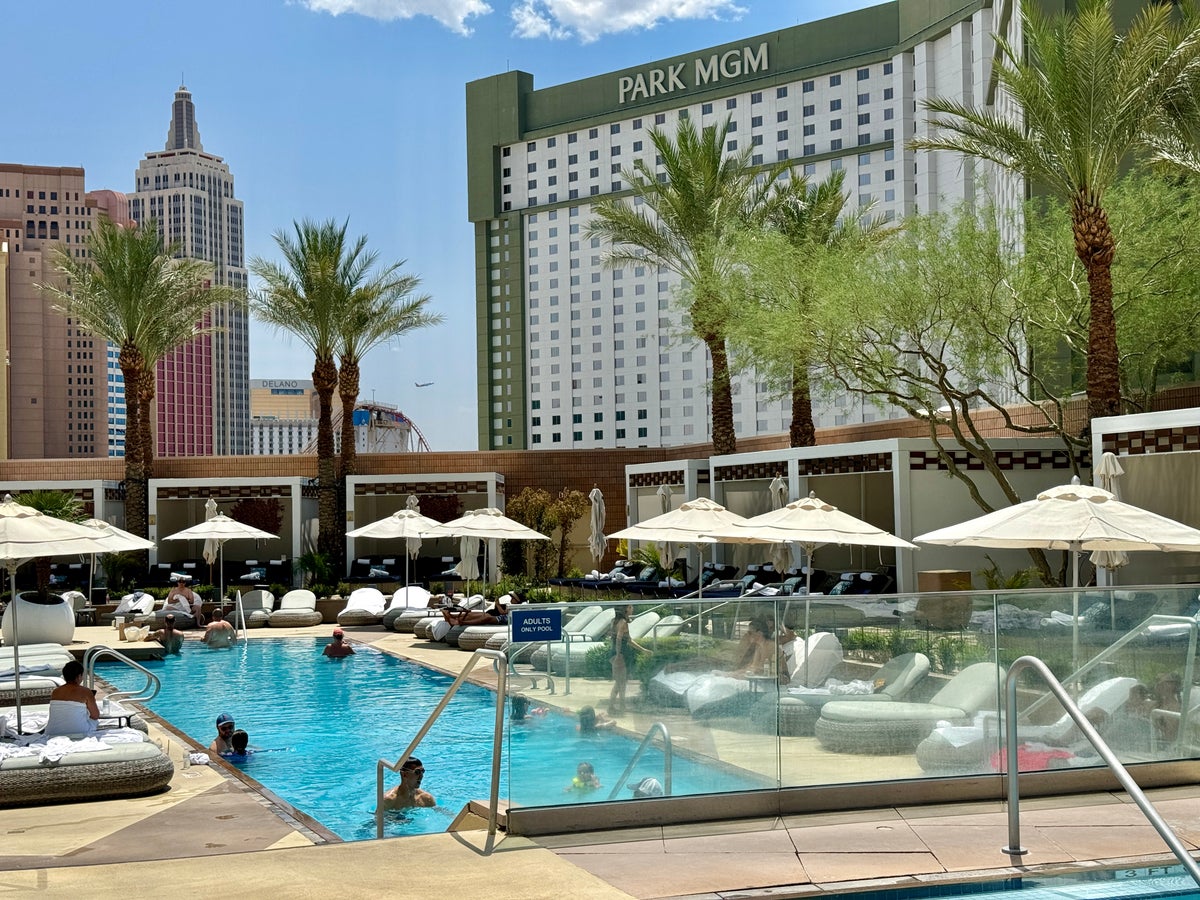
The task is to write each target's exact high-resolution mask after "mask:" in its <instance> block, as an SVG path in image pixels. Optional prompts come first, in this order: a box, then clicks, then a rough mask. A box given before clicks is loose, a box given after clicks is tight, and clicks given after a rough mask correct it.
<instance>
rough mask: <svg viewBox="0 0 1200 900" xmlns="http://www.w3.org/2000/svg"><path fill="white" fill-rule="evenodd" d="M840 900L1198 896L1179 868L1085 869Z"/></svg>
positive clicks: (1140, 899) (1183, 899) (1096, 899)
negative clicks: (1066, 872)
mask: <svg viewBox="0 0 1200 900" xmlns="http://www.w3.org/2000/svg"><path fill="white" fill-rule="evenodd" d="M836 897H844V898H845V900H850V898H853V900H917V898H921V900H979V898H981V897H983V898H987V900H1158V898H1168V897H1170V898H1178V900H1197V898H1200V890H1198V889H1197V887H1196V883H1195V882H1194V881H1192V878H1191V876H1189V875H1188V874H1187V872H1186V871H1185V870H1184V868H1183V866H1178V865H1176V866H1140V867H1136V868H1127V869H1089V870H1087V871H1081V872H1072V873H1068V874H1062V875H1042V876H1023V877H1021V878H1011V879H1006V880H1004V881H982V882H972V883H969V884H946V885H929V886H926V887H920V888H912V889H903V888H902V889H898V890H886V891H866V892H862V893H855V894H837V895H833V897H831V898H830V900H834V898H836Z"/></svg>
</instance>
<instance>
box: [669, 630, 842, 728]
mask: <svg viewBox="0 0 1200 900" xmlns="http://www.w3.org/2000/svg"><path fill="white" fill-rule="evenodd" d="M784 656H785V665H786V666H787V673H786V677H787V678H788V679H789V683H791V684H793V685H796V686H803V685H805V684H820V683H821V682H823V681H824V680H825V678H826V677H827V676H828V675H829V673H830V672H831V671H833V669H834V667H835V666H836V665H837V664H838V663H840V662H841V661H842V644H841V641H839V640H838V639H837V636H836V635H834V634H830V633H829V632H818V633H817V634H813V635H809V637H808V639H807V640H800V639H799V638H797V639H796V640H795V641H793V642H792V643H791V646H790V648H785V653H784ZM778 684H779V682H778V677H777V676H775V675H770V676H767V675H764V676H762V677H756V678H753V679H751V678H745V677H738V676H736V675H728V674H725V673H722V672H689V671H676V672H667V671H665V670H664V671H662V672H659V673H658V674H657V675H655V676H654V677H653V678H652V679H651V680H650V683H649V691H648V696H649V697H650V699H651V700H652V701H653V702H656V703H661V704H663V705H666V706H686V707H687V709H688V711H689V712H691V714H692V715H693V716H694V717H695V718H701V719H702V718H713V717H715V716H729V715H738V714H739V713H741V712H743V711H748V710H749V708H750V703H751V700H750V698H751V696H752V695H753V694H755V693H756V692H757V690H759V689H764V692H765V691H769V692H770V693H771V694H772V695H774V694H775V691H776V689H777V688H778ZM771 699H772V701H774V697H773V696H772V698H771Z"/></svg>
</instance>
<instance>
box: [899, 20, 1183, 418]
mask: <svg viewBox="0 0 1200 900" xmlns="http://www.w3.org/2000/svg"><path fill="white" fill-rule="evenodd" d="M1173 6H1174V4H1171V5H1168V4H1166V3H1153V4H1147V5H1145V6H1144V7H1143V8H1142V10H1141V11H1140V12H1139V13H1138V15H1137V16H1136V17H1135V18H1134V20H1133V22H1132V23H1131V24H1130V26H1129V28H1128V29H1127V30H1126V31H1125V32H1124V34H1121V33H1119V32H1118V30H1117V26H1116V24H1115V23H1114V21H1113V14H1112V7H1111V3H1110V2H1108V0H1080V3H1079V8H1078V13H1077V14H1074V15H1059V16H1054V17H1047V16H1045V15H1043V14H1042V13H1040V12H1039V11H1038V9H1037V4H1034V3H1026V4H1022V6H1021V18H1022V28H1023V35H1024V51H1022V49H1021V48H1020V47H1014V46H1012V45H1011V44H1009V43H1008V42H1007V41H1005V40H1004V38H1003V37H1001V36H997V37H996V42H997V46H998V47H999V50H1000V58H999V60H998V62H997V64H996V66H995V68H994V72H995V76H996V78H997V80H998V82H999V85H1000V90H1001V91H1002V92H1003V94H1005V95H1006V96H1007V97H1008V98H1009V99H1011V100H1012V101H1013V103H1014V105H1015V106H1016V108H1017V109H1019V110H1020V113H1019V116H1015V117H1014V116H1009V115H1007V114H1005V113H1004V112H1003V111H993V110H992V109H988V108H980V107H971V106H967V105H965V104H962V103H958V102H955V101H952V100H947V99H937V100H934V101H932V102H930V103H929V104H928V108H929V110H930V111H931V112H932V113H933V117H932V118H931V125H932V132H931V135H932V136H930V137H928V138H922V139H919V140H917V141H914V142H913V145H914V146H915V147H917V148H921V149H929V150H953V151H957V152H959V153H963V154H966V155H968V156H974V157H979V158H981V159H986V160H990V161H991V162H993V163H996V164H997V165H999V166H1002V167H1004V168H1007V169H1011V170H1013V171H1016V172H1020V173H1022V174H1023V175H1025V176H1026V177H1027V178H1028V179H1029V180H1030V181H1031V183H1032V184H1033V185H1034V186H1035V187H1036V188H1038V189H1042V190H1047V191H1049V192H1050V193H1051V194H1052V195H1054V196H1056V197H1058V198H1059V199H1061V200H1062V201H1063V202H1064V203H1065V204H1066V206H1067V210H1068V212H1069V219H1070V223H1071V234H1072V238H1073V240H1074V249H1075V253H1076V255H1077V256H1078V258H1079V261H1080V263H1081V264H1082V266H1083V268H1084V271H1085V273H1086V276H1087V284H1088V297H1089V308H1088V318H1087V323H1088V339H1087V396H1088V414H1089V417H1095V416H1111V415H1117V414H1119V413H1120V411H1121V403H1120V393H1121V392H1120V362H1119V355H1118V348H1117V327H1116V320H1115V317H1114V312H1113V285H1112V265H1113V260H1114V258H1115V256H1116V250H1117V244H1116V240H1115V238H1114V235H1113V229H1112V226H1111V224H1110V222H1109V217H1108V209H1107V206H1106V195H1107V193H1108V190H1109V188H1111V187H1112V185H1113V183H1114V181H1115V180H1116V179H1117V176H1118V174H1119V172H1120V170H1121V167H1122V166H1123V165H1125V164H1127V163H1128V162H1129V161H1130V159H1131V158H1133V156H1134V155H1135V154H1136V153H1138V152H1139V151H1144V150H1150V151H1152V152H1154V151H1156V143H1157V152H1161V151H1162V142H1161V141H1156V138H1155V132H1156V131H1158V130H1160V129H1161V128H1162V127H1163V122H1164V119H1165V117H1166V114H1167V111H1168V110H1169V109H1173V110H1174V111H1176V112H1178V113H1179V114H1180V116H1181V117H1182V118H1184V119H1186V118H1187V117H1188V116H1191V115H1193V114H1194V113H1196V112H1197V106H1196V104H1195V103H1183V104H1181V103H1176V102H1174V101H1176V100H1177V99H1178V98H1179V97H1181V96H1184V95H1186V93H1187V91H1188V90H1193V89H1194V87H1195V84H1196V69H1197V66H1198V64H1200V63H1198V60H1200V31H1198V30H1197V24H1196V18H1195V17H1194V16H1192V15H1185V16H1183V17H1178V16H1176V15H1175V14H1174V13H1173V11H1172V7H1173Z"/></svg>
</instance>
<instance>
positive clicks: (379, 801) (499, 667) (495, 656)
mask: <svg viewBox="0 0 1200 900" xmlns="http://www.w3.org/2000/svg"><path fill="white" fill-rule="evenodd" d="M481 659H490V660H492V662H493V664H494V666H495V670H496V735H495V738H494V739H493V742H492V787H491V793H490V794H489V803H490V808H489V810H488V837H487V844H486V846H485V848H484V852H485V853H490V852H491V850H492V846H493V844H494V843H495V839H496V819H497V814H498V810H497V807H498V806H499V805H500V752H501V750H502V748H503V739H504V705H505V701H506V699H507V696H508V665H507V663H508V657H507V656H505V654H504V652H503V651H501V650H488V649H487V648H480V649H479V650H476V651H475V652H474V653H472V654H471V658H470V659H468V660H467V664H466V665H465V666H463V670H462V671H461V672H459V673H458V677H457V678H455V679H454V683H453V684H452V685H450V687H449V688H447V689H446V694H445V696H443V697H442V699H441V700H440V701H439V702H438V705H437V706H436V707H435V708H434V710H433V712H431V713H430V714H429V718H428V719H426V720H425V724H424V725H422V726H421V730H420V731H418V732H417V736H416V737H415V738H413V739H412V742H411V743H410V744H409V745H408V746H407V747H406V748H405V750H404V752H403V753H402V754H400V758H399V759H397V760H396V761H395V762H394V763H390V762H388V761H387V760H386V759H381V760H378V761H377V762H376V763H375V836H376V837H377V838H382V837H383V813H384V808H383V773H384V771H385V770H389V769H390V770H391V771H393V772H399V771H400V769H401V767H402V766H403V765H404V764H405V763H406V762H407V761H408V758H409V757H410V756H412V752H413V750H415V749H416V748H417V746H418V745H419V744H420V743H421V741H422V740H423V739H424V738H425V735H426V734H428V733H429V729H430V728H432V727H433V723H434V722H436V721H437V720H438V717H439V716H441V714H442V710H444V709H445V708H446V706H447V704H449V702H450V700H451V698H453V697H454V695H455V694H456V693H458V689H459V688H460V687H462V685H463V682H465V681H466V680H467V676H468V675H469V674H471V670H472V669H473V668H475V664H476V663H477V662H479V660H481Z"/></svg>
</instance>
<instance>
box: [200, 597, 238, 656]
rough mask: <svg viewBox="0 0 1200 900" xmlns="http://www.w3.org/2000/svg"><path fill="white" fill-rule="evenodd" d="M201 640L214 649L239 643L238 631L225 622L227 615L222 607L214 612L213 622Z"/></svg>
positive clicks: (209, 624) (205, 630)
mask: <svg viewBox="0 0 1200 900" xmlns="http://www.w3.org/2000/svg"><path fill="white" fill-rule="evenodd" d="M200 640H201V642H202V643H204V644H207V645H208V646H209V647H210V648H213V649H215V648H217V647H228V646H230V645H232V644H234V643H236V642H237V631H235V630H234V627H233V626H232V625H230V624H229V623H228V622H226V621H225V613H223V612H222V611H221V609H220V607H218V608H217V609H214V610H213V612H212V621H211V622H209V623H208V627H207V628H205V629H204V637H202V638H200Z"/></svg>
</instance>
